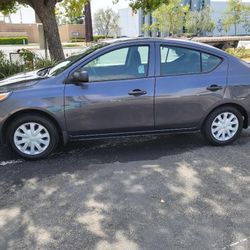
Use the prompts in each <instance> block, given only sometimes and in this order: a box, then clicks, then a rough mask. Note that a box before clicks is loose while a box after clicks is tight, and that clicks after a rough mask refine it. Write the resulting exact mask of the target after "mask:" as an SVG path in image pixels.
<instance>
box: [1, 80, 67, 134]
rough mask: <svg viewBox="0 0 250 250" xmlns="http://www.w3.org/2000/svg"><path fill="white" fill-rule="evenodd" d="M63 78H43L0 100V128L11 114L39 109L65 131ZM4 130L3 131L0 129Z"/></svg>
mask: <svg viewBox="0 0 250 250" xmlns="http://www.w3.org/2000/svg"><path fill="white" fill-rule="evenodd" d="M62 81H63V78H61V77H59V78H55V79H54V78H53V79H44V80H41V81H40V82H38V83H36V84H34V85H33V86H31V87H29V88H23V89H19V90H18V91H16V92H15V91H14V92H13V93H12V94H11V95H10V97H9V98H8V100H7V102H8V105H6V102H5V101H4V102H0V111H1V112H0V130H1V131H2V127H3V125H4V124H5V122H6V121H7V120H8V119H9V118H10V117H12V116H13V115H15V114H17V113H19V114H21V113H22V112H26V111H27V110H28V111H29V112H32V111H39V112H41V113H44V114H45V115H48V116H50V117H53V119H55V120H56V121H57V123H58V125H59V127H60V129H61V132H65V131H66V124H65V119H64V99H63V95H64V84H62ZM2 132H5V131H2Z"/></svg>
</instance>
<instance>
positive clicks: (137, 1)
mask: <svg viewBox="0 0 250 250" xmlns="http://www.w3.org/2000/svg"><path fill="white" fill-rule="evenodd" d="M113 2H114V3H118V2H119V0H113ZM169 2H170V1H169V0H129V5H130V7H131V8H132V9H133V10H139V9H142V10H143V11H144V12H145V13H146V14H147V13H152V12H153V11H154V10H156V9H157V8H158V7H160V6H161V5H162V4H168V3H169Z"/></svg>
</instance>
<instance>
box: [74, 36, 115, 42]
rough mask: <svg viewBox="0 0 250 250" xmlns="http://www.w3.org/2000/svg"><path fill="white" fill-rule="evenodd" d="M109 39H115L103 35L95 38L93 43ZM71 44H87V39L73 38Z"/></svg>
mask: <svg viewBox="0 0 250 250" xmlns="http://www.w3.org/2000/svg"><path fill="white" fill-rule="evenodd" d="M107 38H113V37H112V36H102V35H96V36H93V41H94V42H98V41H99V40H101V39H107ZM70 42H71V43H77V42H85V38H83V37H78V38H71V39H70Z"/></svg>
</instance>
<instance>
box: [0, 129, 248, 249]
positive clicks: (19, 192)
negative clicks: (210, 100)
mask: <svg viewBox="0 0 250 250" xmlns="http://www.w3.org/2000/svg"><path fill="white" fill-rule="evenodd" d="M0 249H1V250H2V249H4V250H5V249H11V250H12V249H32V250H33V249H60V250H63V249H67V250H71V249H72V250H77V249H97V250H99V249H100V250H106V249H112V250H113V249H119V250H120V249H121V250H124V249H129V250H136V249H145V250H151V249H152V250H155V249H164V250H165V249H202V250H203V249H244V250H245V249H250V130H248V131H245V132H244V133H243V135H242V136H241V138H240V139H239V140H238V141H237V142H235V143H234V144H232V145H230V146H226V147H212V146H209V145H207V143H206V142H205V141H204V140H203V138H202V137H201V136H200V135H199V134H179V135H166V136H159V137H158V136H149V137H133V138H123V139H115V140H114V139H113V140H100V141H92V142H84V143H83V142H81V143H74V144H69V145H68V146H67V147H66V148H60V149H58V151H57V152H56V153H55V154H53V155H52V156H50V157H49V158H48V159H44V160H40V161H33V162H28V161H25V160H22V159H20V158H18V157H17V156H16V155H15V154H13V153H11V151H10V150H9V149H8V148H6V147H1V148H0Z"/></svg>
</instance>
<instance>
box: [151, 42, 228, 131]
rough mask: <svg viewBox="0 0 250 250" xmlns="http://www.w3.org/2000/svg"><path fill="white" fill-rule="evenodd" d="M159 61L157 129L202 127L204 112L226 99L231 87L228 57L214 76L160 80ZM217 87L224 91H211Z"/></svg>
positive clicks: (204, 75) (203, 74)
mask: <svg viewBox="0 0 250 250" xmlns="http://www.w3.org/2000/svg"><path fill="white" fill-rule="evenodd" d="M159 46H160V44H158V49H157V53H158V56H157V57H158V58H160V54H159V53H160V49H159ZM190 48H192V47H190ZM157 62H158V65H157V69H158V71H157V75H158V77H157V79H156V93H155V95H156V97H155V128H156V129H180V128H193V127H197V128H199V124H200V121H201V120H202V119H203V116H204V113H206V111H207V110H209V108H210V107H212V106H213V105H216V103H219V102H221V101H222V100H223V97H224V93H225V91H226V86H227V71H228V61H227V58H224V59H223V62H222V63H221V64H220V65H219V66H218V67H217V68H216V69H215V70H213V71H212V72H210V73H202V74H189V75H175V76H174V75H172V76H163V77H160V70H159V69H160V65H159V63H160V60H157ZM214 84H216V85H219V86H221V87H222V89H221V90H218V91H216V92H212V91H210V90H207V87H209V86H210V85H214Z"/></svg>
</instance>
